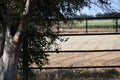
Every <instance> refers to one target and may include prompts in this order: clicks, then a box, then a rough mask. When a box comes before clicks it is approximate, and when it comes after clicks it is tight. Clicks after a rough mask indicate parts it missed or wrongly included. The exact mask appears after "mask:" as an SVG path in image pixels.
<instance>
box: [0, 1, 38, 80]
mask: <svg viewBox="0 0 120 80" xmlns="http://www.w3.org/2000/svg"><path fill="white" fill-rule="evenodd" d="M35 2H36V0H26V4H25V10H24V12H23V15H22V18H21V21H20V24H19V27H18V30H17V31H16V33H15V35H14V36H11V35H10V29H9V28H8V27H6V28H5V29H6V31H5V32H4V34H3V39H2V43H3V44H2V46H1V51H0V80H15V79H16V74H17V68H18V66H17V65H18V58H19V52H20V48H21V45H22V42H23V40H24V35H25V29H26V28H27V27H28V24H29V22H30V20H31V18H32V13H33V9H34V6H35Z"/></svg>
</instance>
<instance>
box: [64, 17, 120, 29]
mask: <svg viewBox="0 0 120 80" xmlns="http://www.w3.org/2000/svg"><path fill="white" fill-rule="evenodd" d="M115 25H116V20H110V19H107V20H105V19H103V20H88V27H89V28H115ZM118 25H119V27H120V19H119V20H118ZM85 26H86V21H85V20H84V21H76V20H74V21H69V22H68V24H66V25H64V27H65V28H75V27H76V28H85Z"/></svg>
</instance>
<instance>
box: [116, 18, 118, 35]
mask: <svg viewBox="0 0 120 80" xmlns="http://www.w3.org/2000/svg"><path fill="white" fill-rule="evenodd" d="M117 32H118V19H117V18H116V33H117Z"/></svg>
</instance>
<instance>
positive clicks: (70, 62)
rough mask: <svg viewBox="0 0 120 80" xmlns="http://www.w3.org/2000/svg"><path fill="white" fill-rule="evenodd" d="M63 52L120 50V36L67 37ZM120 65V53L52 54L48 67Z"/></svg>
mask: <svg viewBox="0 0 120 80" xmlns="http://www.w3.org/2000/svg"><path fill="white" fill-rule="evenodd" d="M65 38H69V39H68V41H67V42H62V43H61V42H59V41H58V43H59V45H60V47H61V50H102V49H120V35H99V36H97V35H91V36H69V37H68V36H66V37H65ZM103 65H107V66H108V65H120V52H94V53H93V52H87V53H83V52H81V53H80V52H79V53H59V54H57V53H52V54H50V57H49V64H48V65H46V66H47V67H48V66H49V67H51V66H53V67H55V66H60V67H62V66H103Z"/></svg>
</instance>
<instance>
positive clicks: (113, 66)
mask: <svg viewBox="0 0 120 80" xmlns="http://www.w3.org/2000/svg"><path fill="white" fill-rule="evenodd" d="M80 68H81V69H82V68H120V65H111V66H79V67H28V68H27V69H80ZM18 69H24V68H18Z"/></svg>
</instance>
